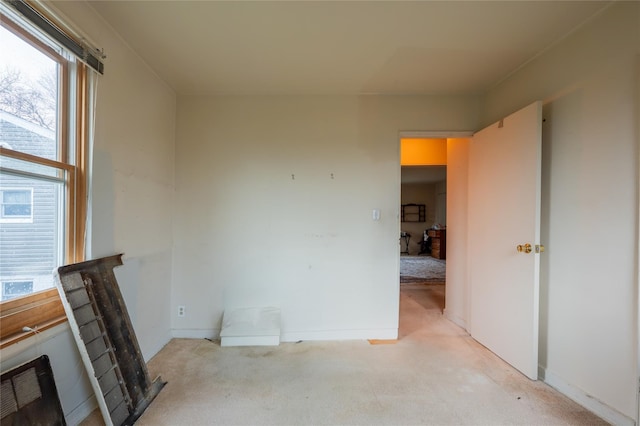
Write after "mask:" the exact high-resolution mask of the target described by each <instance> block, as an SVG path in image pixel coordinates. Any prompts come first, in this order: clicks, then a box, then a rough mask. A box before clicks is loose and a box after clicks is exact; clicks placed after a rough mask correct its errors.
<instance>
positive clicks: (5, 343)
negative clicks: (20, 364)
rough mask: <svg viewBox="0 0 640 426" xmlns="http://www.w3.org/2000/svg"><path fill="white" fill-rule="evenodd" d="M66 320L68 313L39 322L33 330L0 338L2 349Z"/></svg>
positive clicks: (0, 347)
mask: <svg viewBox="0 0 640 426" xmlns="http://www.w3.org/2000/svg"><path fill="white" fill-rule="evenodd" d="M65 322H67V317H66V315H64V316H61V317H57V318H54V319H51V320H49V321H46V322H44V323H41V324H38V325H37V326H35V327H33V331H21V332H19V333H16V334H13V335H11V336H8V337H7V338H4V339H2V340H0V349H5V348H7V347H9V346H11V345H13V344H15V343H18V342H20V341H22V340H25V339H27V338H29V337H31V336H33V335H34V334H37V333H41V332H43V331H45V330H48V329H50V328H53V327H55V326H57V325H60V324H63V323H65Z"/></svg>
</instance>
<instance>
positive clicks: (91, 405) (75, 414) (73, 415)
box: [65, 395, 102, 426]
mask: <svg viewBox="0 0 640 426" xmlns="http://www.w3.org/2000/svg"><path fill="white" fill-rule="evenodd" d="M96 408H98V403H97V402H96V397H95V396H94V395H91V397H90V398H88V399H87V400H85V401H84V402H83V403H82V404H80V405H78V406H77V407H76V408H74V409H73V410H71V412H70V413H69V414H67V415H65V420H66V421H67V424H68V425H71V426H75V425H79V424H80V423H81V422H82V421H83V420H84V419H86V418H87V417H88V416H89V414H91V413H92V412H93V410H95V409H96ZM100 418H102V417H100Z"/></svg>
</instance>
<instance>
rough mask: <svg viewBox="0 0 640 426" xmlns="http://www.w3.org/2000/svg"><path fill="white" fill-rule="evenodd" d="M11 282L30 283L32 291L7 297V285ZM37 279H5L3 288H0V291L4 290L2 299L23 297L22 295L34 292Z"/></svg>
mask: <svg viewBox="0 0 640 426" xmlns="http://www.w3.org/2000/svg"><path fill="white" fill-rule="evenodd" d="M9 283H30V284H31V291H30V292H29V293H23V294H18V295H15V296H13V297H10V298H8V299H5V296H6V295H7V294H6V292H5V286H6V285H7V284H9ZM34 284H35V281H34V280H33V279H29V278H12V279H11V280H4V281H2V288H1V289H0V291H1V292H2V300H3V301H4V300H11V299H15V298H16V297H22V296H26V295H29V294H32V293H33V287H34Z"/></svg>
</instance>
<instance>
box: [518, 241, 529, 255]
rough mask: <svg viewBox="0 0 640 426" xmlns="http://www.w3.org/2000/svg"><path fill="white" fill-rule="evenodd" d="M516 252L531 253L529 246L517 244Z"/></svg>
mask: <svg viewBox="0 0 640 426" xmlns="http://www.w3.org/2000/svg"><path fill="white" fill-rule="evenodd" d="M516 250H518V253H531V244H529V243H527V244H524V245H522V244H518V246H517V247H516Z"/></svg>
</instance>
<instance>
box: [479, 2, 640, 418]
mask: <svg viewBox="0 0 640 426" xmlns="http://www.w3.org/2000/svg"><path fill="white" fill-rule="evenodd" d="M638 54H640V3H638V2H622V3H617V4H614V5H613V6H612V7H610V8H609V9H607V10H606V11H605V12H604V13H603V14H602V15H601V16H599V17H598V18H597V19H595V20H594V21H592V22H591V23H589V24H588V25H586V26H585V27H583V28H582V29H581V30H579V31H577V32H575V33H574V34H572V35H571V36H570V37H568V38H567V39H566V40H564V41H563V42H562V43H560V44H558V45H557V46H555V47H554V48H553V49H551V50H549V51H548V52H546V53H545V54H544V55H542V56H540V57H539V58H538V59H536V60H535V61H533V62H531V63H530V64H528V65H527V66H526V67H524V68H523V69H521V70H520V71H519V72H517V73H516V74H514V75H513V76H512V77H511V78H509V79H508V80H506V81H505V82H503V83H502V84H500V85H499V86H498V87H496V88H495V89H494V90H492V91H491V92H490V93H489V95H488V96H487V99H486V105H485V107H484V108H483V111H484V112H485V115H484V118H483V120H482V121H483V123H485V124H486V123H490V122H493V121H496V120H498V119H499V118H500V117H501V116H503V115H506V114H508V113H510V112H512V111H515V110H517V109H518V108H520V107H522V106H524V105H526V104H528V103H530V102H532V101H534V100H536V99H542V100H544V101H545V105H544V114H543V115H544V118H545V119H546V122H545V123H544V136H545V140H544V143H543V151H544V154H543V157H544V159H543V180H544V181H543V193H544V195H543V226H544V229H545V231H544V233H543V235H544V236H545V237H546V241H542V243H543V244H544V245H545V246H546V247H547V251H546V252H545V253H544V255H543V256H542V262H543V264H542V267H543V278H544V282H543V283H542V296H543V299H542V300H541V306H542V310H541V342H540V343H541V345H540V351H541V352H540V364H541V369H542V373H543V374H544V376H545V379H546V381H547V382H549V383H550V384H552V385H554V386H556V387H558V388H560V389H561V390H562V391H563V392H565V393H567V394H568V395H570V396H572V397H573V398H575V399H578V400H579V401H580V402H582V403H583V404H585V405H587V406H589V407H591V408H593V409H595V410H598V412H599V414H601V415H605V416H607V418H608V419H609V420H610V421H612V422H614V423H617V424H624V423H628V424H630V422H631V421H632V419H635V418H636V415H637V412H638V411H637V405H636V396H637V380H638V379H637V378H638V371H637V369H636V362H637V356H638V354H637V336H638V330H637V306H636V305H637V284H638V283H637V276H636V270H637V251H636V247H637V236H638V228H637V206H638V200H637V197H638V195H637V194H638V139H637V134H636V132H637V131H638V128H637V123H636V117H637V113H636V111H637V108H638V105H637V103H636V98H635V96H636V84H637V81H636V74H637V69H636V57H637V55H638Z"/></svg>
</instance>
